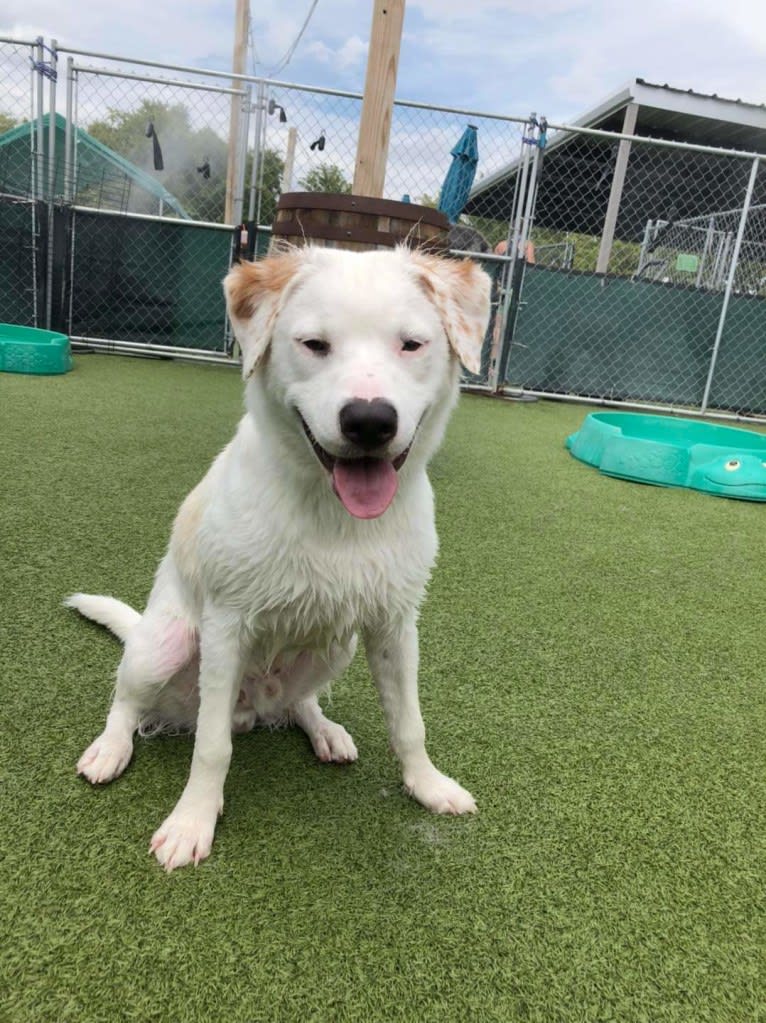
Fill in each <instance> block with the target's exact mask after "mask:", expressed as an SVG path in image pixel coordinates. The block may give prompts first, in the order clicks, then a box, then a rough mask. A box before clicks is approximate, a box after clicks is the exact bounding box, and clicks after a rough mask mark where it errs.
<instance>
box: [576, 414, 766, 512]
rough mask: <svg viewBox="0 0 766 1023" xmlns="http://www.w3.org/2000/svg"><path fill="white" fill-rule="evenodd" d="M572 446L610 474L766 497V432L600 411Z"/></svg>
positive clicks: (717, 492) (582, 457)
mask: <svg viewBox="0 0 766 1023" xmlns="http://www.w3.org/2000/svg"><path fill="white" fill-rule="evenodd" d="M566 446H567V448H569V450H570V452H571V453H572V454H573V455H574V457H575V458H579V460H580V461H581V462H585V463H586V464H587V465H593V466H595V467H596V468H597V469H600V470H601V472H603V473H605V474H606V475H607V476H617V477H619V478H621V479H626V480H635V481H637V482H640V483H653V484H655V485H656V486H660V487H690V488H691V489H692V490H702V491H704V492H705V493H707V494H715V495H717V496H718V497H734V498H738V499H740V500H743V501H766V435H764V434H760V433H754V432H753V431H751V430H740V429H736V428H735V427H732V426H718V425H717V424H715V423H702V422H699V420H695V419H674V418H671V417H669V416H649V415H641V414H639V413H634V412H594V413H591V415H589V416H587V417H586V418H585V421H584V423H583V424H582V426H581V427H580V429H579V430H578V431H577V433H573V434H572V435H571V437H567V439H566Z"/></svg>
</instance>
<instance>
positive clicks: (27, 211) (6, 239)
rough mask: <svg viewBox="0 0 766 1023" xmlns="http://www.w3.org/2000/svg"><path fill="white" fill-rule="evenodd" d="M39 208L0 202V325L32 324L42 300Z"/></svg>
mask: <svg viewBox="0 0 766 1023" xmlns="http://www.w3.org/2000/svg"><path fill="white" fill-rule="evenodd" d="M41 215H42V217H44V218H46V220H47V216H46V213H45V211H44V210H43V209H42V206H41V205H36V204H35V203H32V202H22V201H13V200H12V199H0V322H2V323H19V324H21V325H22V326H25V327H34V326H35V325H36V317H35V312H36V310H37V311H38V313H39V306H40V302H41V301H42V291H41V290H38V294H37V296H36V295H35V289H41V283H42V273H43V264H44V259H45V257H44V250H43V247H42V245H41V236H40V231H41V228H42V225H41V222H40V217H41Z"/></svg>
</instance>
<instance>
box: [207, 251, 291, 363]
mask: <svg viewBox="0 0 766 1023" xmlns="http://www.w3.org/2000/svg"><path fill="white" fill-rule="evenodd" d="M301 262H302V259H301V254H300V251H295V252H286V253H282V254H280V255H278V256H270V257H268V258H267V259H262V260H259V261H258V262H257V263H237V264H235V265H234V266H233V267H232V268H231V270H230V271H229V273H228V274H227V276H226V278H225V279H224V282H223V290H224V293H225V295H226V309H227V312H228V314H229V319H230V320H231V324H232V326H233V328H234V334H235V335H236V338H237V340H238V341H239V344H240V347H241V349H242V376H243V377H244V378H245V380H247V378H248V377H249V376H251V375H252V373H253V371H254V370H255V368H256V367H257V365H258V363H259V362H260V361H261V359H262V358H263V356H264V355H265V354H266V351H267V349H268V347H269V342H270V341H271V334H272V331H273V328H274V321H275V320H276V318H277V313H278V312H279V310H280V309H281V307H282V302H283V299H284V296H285V293H286V289H287V287H288V285H289V284H290V282H291V281H292V280H293V278H294V277H295V275H296V274H297V272H298V269H299V267H300V265H301Z"/></svg>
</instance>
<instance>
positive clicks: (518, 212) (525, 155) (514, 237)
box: [489, 114, 537, 391]
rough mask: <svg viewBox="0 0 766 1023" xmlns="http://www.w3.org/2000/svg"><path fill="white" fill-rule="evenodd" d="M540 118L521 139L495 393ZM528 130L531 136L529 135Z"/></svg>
mask: <svg viewBox="0 0 766 1023" xmlns="http://www.w3.org/2000/svg"><path fill="white" fill-rule="evenodd" d="M536 121H537V118H536V116H535V114H531V116H530V119H529V121H527V123H526V124H525V125H524V130H523V132H522V139H521V153H520V158H519V163H520V166H519V173H518V175H517V182H516V189H515V191H514V197H513V198H514V203H515V205H514V208H513V209H512V211H511V221H510V223H511V224H512V227H511V229H510V231H509V239H508V247H507V249H506V256H507V257H508V262H507V263H506V264H505V266H504V267H503V271H502V274H501V277H500V301H499V304H498V311H497V314H496V317H495V318H496V322H497V320H498V318H499V329H498V342H497V346H496V352H495V361H494V365H492V366H491V367H490V375H489V386H490V389H491V390H492V391H499V390H500V388H501V387H502V386H503V383H504V376H505V370H506V368H507V365H508V355H509V349H510V344H511V343H510V339H509V338H507V337H506V334H507V329H508V321H509V318H510V311H511V305H512V303H513V292H514V284H515V281H516V275H517V269H516V262H517V259H516V257H517V255H518V249H519V243H520V239H521V234H522V220H523V216H524V208H525V204H526V201H527V182H528V180H529V163H530V159H529V144H530V143H529V139H530V138H533V137H534V131H535V128H534V126H535V124H536ZM527 129H530V130H531V135H530V136H527Z"/></svg>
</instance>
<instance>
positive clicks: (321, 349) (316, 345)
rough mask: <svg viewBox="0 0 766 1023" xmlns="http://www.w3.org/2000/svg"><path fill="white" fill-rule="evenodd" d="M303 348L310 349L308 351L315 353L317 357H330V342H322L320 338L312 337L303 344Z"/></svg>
mask: <svg viewBox="0 0 766 1023" xmlns="http://www.w3.org/2000/svg"><path fill="white" fill-rule="evenodd" d="M303 347H304V348H308V350H309V351H310V352H313V353H314V354H315V355H328V354H329V351H330V342H329V341H322V340H321V339H320V338H318V337H310V338H307V339H306V340H305V341H304V342H303Z"/></svg>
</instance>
